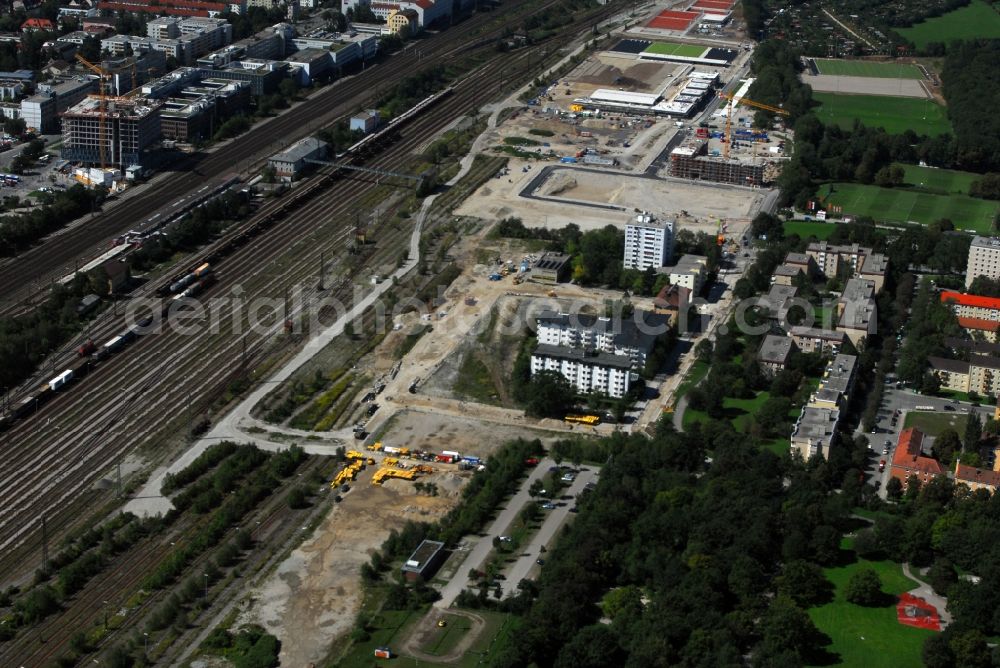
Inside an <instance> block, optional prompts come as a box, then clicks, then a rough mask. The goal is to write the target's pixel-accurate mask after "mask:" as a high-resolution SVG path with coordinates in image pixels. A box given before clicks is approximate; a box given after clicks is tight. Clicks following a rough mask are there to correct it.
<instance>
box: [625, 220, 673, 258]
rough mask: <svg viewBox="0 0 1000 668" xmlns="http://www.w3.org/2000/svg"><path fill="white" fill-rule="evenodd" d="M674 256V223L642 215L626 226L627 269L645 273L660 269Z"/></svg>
mask: <svg viewBox="0 0 1000 668" xmlns="http://www.w3.org/2000/svg"><path fill="white" fill-rule="evenodd" d="M673 254H674V221H672V220H666V219H658V218H656V217H655V216H654V215H653V214H650V213H646V212H643V213H640V214H639V215H637V216H636V217H635V220H634V221H633V222H630V223H626V225H625V257H624V259H623V261H622V265H623V266H624V267H625V268H626V269H638V270H640V271H644V270H645V269H647V268H649V267H652V268H653V269H658V268H660V267H662V266H664V265H666V264H668V263H669V262H670V259H671V258H672V257H673Z"/></svg>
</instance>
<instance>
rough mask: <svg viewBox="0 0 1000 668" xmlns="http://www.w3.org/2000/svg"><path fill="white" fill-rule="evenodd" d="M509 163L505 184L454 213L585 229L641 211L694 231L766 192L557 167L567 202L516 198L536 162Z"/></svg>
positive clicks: (731, 215)
mask: <svg viewBox="0 0 1000 668" xmlns="http://www.w3.org/2000/svg"><path fill="white" fill-rule="evenodd" d="M510 165H511V170H510V171H511V173H510V176H511V177H512V178H511V179H510V181H509V182H508V179H507V178H501V179H492V180H490V181H489V182H487V183H486V184H484V185H483V186H482V187H480V189H479V190H478V191H477V192H476V193H475V195H474V196H473V197H471V198H469V199H468V200H466V202H465V203H463V204H462V206H461V207H460V208H459V209H457V210H456V213H458V214H460V215H465V216H478V217H481V218H493V219H499V218H504V217H507V216H517V217H520V218H521V219H522V220H523V221H524V224H525V225H527V226H530V227H548V228H557V227H564V226H566V225H568V224H570V223H576V224H577V225H579V226H580V227H581V228H582V229H584V230H587V229H596V228H599V227H603V226H605V225H609V224H610V225H619V226H624V224H625V223H626V222H627V221H628V220H630V219H631V218H632V216H633V215H634V211H633V210H634V209H643V210H646V211H652V212H654V213H658V214H663V215H667V216H671V217H677V216H680V217H681V218H684V219H686V220H685V221H684V222H685V226H687V225H691V226H694V227H695V229H698V226H699V225H700V226H701V227H702V228H703V229H704V230H705V231H709V228H713V226H714V225H715V224H716V221H717V220H718V219H719V218H725V219H743V218H747V217H748V216H749V215H750V213H751V211H753V210H754V209H755V205H757V204H759V201H760V200H761V199H762V198H763V197H764V196H765V195H766V193H767V191H763V190H755V191H749V190H743V189H736V188H730V187H725V186H716V185H712V184H700V183H686V182H683V181H678V180H669V181H668V180H663V181H660V180H654V179H646V178H640V177H635V176H630V175H627V174H617V173H599V172H595V171H591V170H586V169H575V168H558V169H555V170H553V176H552V177H550V179H554V178H558V179H560V181H557V182H556V183H557V187H558V188H560V192H559V193H558V196H557V197H556V199H565V200H566V201H565V202H550V201H544V200H534V199H528V198H524V197H520V196H519V193H520V192H521V190H522V189H524V188H525V187H526V186H527V185H528V184H529V183H530V182H531V180H532V179H533V178H534V177H535V176H537V171H536V169H537V166H536V167H535V168H533V169H531V170H530V171H528V172H522V171H521V166H524V165H526V163H524V162H521V161H519V160H512V161H511V163H510ZM570 181H572V182H573V183H571V182H570ZM546 187H548V186H547V184H543V185H542V188H541V189H540V191H539V193H538V194H539V195H542V194H545V190H544V189H545V188H546ZM573 201H585V202H595V203H601V204H616V205H618V206H621V207H622V208H623V209H624V210H622V211H614V210H609V209H598V208H593V207H586V206H571V205H570V206H567V204H572V202H573ZM684 212H686V213H684Z"/></svg>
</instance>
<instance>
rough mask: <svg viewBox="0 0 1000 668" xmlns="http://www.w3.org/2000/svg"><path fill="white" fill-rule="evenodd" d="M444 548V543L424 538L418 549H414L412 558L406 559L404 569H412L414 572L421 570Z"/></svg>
mask: <svg viewBox="0 0 1000 668" xmlns="http://www.w3.org/2000/svg"><path fill="white" fill-rule="evenodd" d="M443 549H444V543H442V542H440V541H437V540H424V541H423V542H422V543H420V545H418V546H417V549H415V550H414V551H413V554H411V555H410V558H409V559H407V560H406V563H404V564H403V570H404V571H411V572H413V573H419V572H421V571H422V570H423V569H424V567H425V566H426V565H427V563H428V562H429V561H431V560H432V559H433V558H434V556H435V555H437V553H438V552H440V551H441V550H443Z"/></svg>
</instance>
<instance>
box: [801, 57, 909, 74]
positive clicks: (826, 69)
mask: <svg viewBox="0 0 1000 668" xmlns="http://www.w3.org/2000/svg"><path fill="white" fill-rule="evenodd" d="M816 69H818V70H819V73H820V74H835V75H838V76H842V77H878V78H881V79H923V78H924V74H923V72H921V71H920V68H918V67H917V66H916V65H908V64H899V63H872V62H868V61H866V60H827V59H824V58H817V59H816Z"/></svg>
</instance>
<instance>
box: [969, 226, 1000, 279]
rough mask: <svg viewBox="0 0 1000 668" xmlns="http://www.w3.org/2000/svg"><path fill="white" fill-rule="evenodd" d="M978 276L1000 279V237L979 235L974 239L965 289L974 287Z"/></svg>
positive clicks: (970, 249)
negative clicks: (973, 282)
mask: <svg viewBox="0 0 1000 668" xmlns="http://www.w3.org/2000/svg"><path fill="white" fill-rule="evenodd" d="M977 276H986V277H987V278H992V279H994V280H996V279H998V278H1000V237H981V236H978V235H977V236H975V237H973V238H972V244H971V245H970V246H969V263H968V265H967V266H966V268H965V287H969V286H970V285H972V281H974V280H976V277H977Z"/></svg>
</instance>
